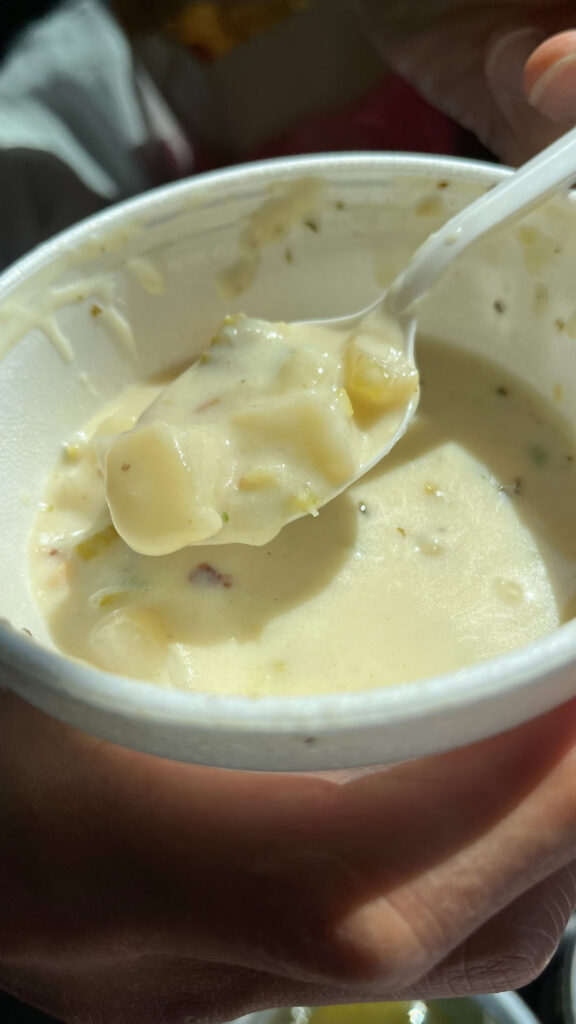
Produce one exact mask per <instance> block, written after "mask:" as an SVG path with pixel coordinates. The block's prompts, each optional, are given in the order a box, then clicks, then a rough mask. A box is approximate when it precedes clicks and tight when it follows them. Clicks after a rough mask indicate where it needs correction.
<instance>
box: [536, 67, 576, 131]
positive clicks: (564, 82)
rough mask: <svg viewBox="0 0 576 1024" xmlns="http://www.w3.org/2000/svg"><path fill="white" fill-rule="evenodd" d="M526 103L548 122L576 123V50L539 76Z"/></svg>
mask: <svg viewBox="0 0 576 1024" xmlns="http://www.w3.org/2000/svg"><path fill="white" fill-rule="evenodd" d="M528 102H529V104H530V106H532V107H534V108H535V109H536V110H538V111H539V113H540V114H543V115H544V117H547V118H548V119H549V120H550V121H563V122H567V121H568V122H576V50H575V51H574V52H573V53H570V54H567V55H566V56H564V57H561V58H560V60H557V61H556V62H555V63H554V64H552V66H551V67H549V68H548V69H547V71H545V72H544V73H543V74H542V75H540V78H539V79H538V80H537V81H536V83H535V85H533V87H532V89H531V90H530V92H529V94H528Z"/></svg>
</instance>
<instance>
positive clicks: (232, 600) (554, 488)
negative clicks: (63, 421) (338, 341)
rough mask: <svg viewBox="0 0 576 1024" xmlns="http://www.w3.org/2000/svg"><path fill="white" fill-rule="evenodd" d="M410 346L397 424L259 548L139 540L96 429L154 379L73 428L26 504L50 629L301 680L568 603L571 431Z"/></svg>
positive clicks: (157, 658)
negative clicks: (379, 451)
mask: <svg viewBox="0 0 576 1024" xmlns="http://www.w3.org/2000/svg"><path fill="white" fill-rule="evenodd" d="M418 354H419V365H420V372H421V381H422V398H421V404H420V408H419V411H418V414H417V417H416V419H415V421H414V422H413V424H412V426H411V427H410V429H409V431H408V433H407V434H406V436H405V437H404V438H403V439H402V440H401V441H400V442H399V443H398V444H397V446H396V447H395V448H394V449H393V451H392V452H391V454H390V455H389V456H387V457H386V459H384V460H383V461H382V462H381V463H380V464H379V465H378V466H377V467H376V469H374V470H372V471H371V473H370V474H369V475H368V476H366V477H363V478H362V479H360V480H359V481H358V482H357V483H356V484H354V485H353V486H352V487H351V488H350V489H348V490H347V491H345V492H344V493H343V494H341V495H340V496H339V497H338V498H336V499H335V500H334V501H332V502H330V503H329V504H327V505H326V506H325V507H324V508H323V509H321V511H320V514H319V515H316V516H312V515H308V516H306V517H304V518H302V519H299V520H297V521H295V522H292V523H291V524H289V525H288V526H286V527H285V528H284V529H283V530H282V531H281V532H280V533H279V534H278V536H276V537H275V538H274V539H273V540H272V541H270V542H269V543H266V544H264V545H262V546H259V547H252V546H249V545H246V544H239V543H231V544H220V545H218V546H214V545H211V546H204V545H198V544H196V545H194V546H189V547H185V548H183V549H182V550H179V551H174V552H172V553H169V554H162V555H145V554H139V553H137V552H136V551H134V550H133V549H132V548H131V547H129V546H128V545H127V544H126V543H125V541H124V540H122V539H121V537H120V536H119V535H118V533H117V531H116V529H115V527H114V526H113V525H112V521H111V516H110V512H109V508H108V505H107V502H106V492H105V482H104V477H103V474H102V471H101V469H100V465H99V460H98V453H97V449H98V448H99V445H101V444H102V441H101V440H100V441H99V440H98V437H100V439H101V438H102V437H103V436H110V435H113V434H119V433H120V432H121V431H126V430H129V429H130V428H131V427H132V426H133V425H134V424H135V422H136V421H137V418H138V417H139V416H140V415H141V414H142V412H143V411H144V410H145V409H146V408H147V407H148V406H149V405H150V403H151V402H152V401H154V400H155V399H156V398H157V397H158V395H159V394H160V393H161V385H156V384H153V383H148V384H143V385H141V386H138V387H134V388H132V389H131V390H130V391H128V392H126V393H125V394H123V395H121V396H120V397H119V399H118V400H117V401H116V402H115V403H114V404H113V405H112V406H109V407H108V408H106V409H104V410H103V411H102V414H101V415H100V416H99V417H98V420H97V421H96V422H93V423H91V424H89V425H88V427H87V428H86V431H85V433H82V434H80V435H79V436H78V437H77V438H74V439H71V440H69V442H68V443H67V444H66V445H65V446H64V449H63V455H62V458H61V460H60V463H59V464H58V466H57V467H56V468H55V470H54V474H53V476H52V479H51V480H50V482H49V484H48V488H47V492H46V495H45V500H44V502H43V504H42V506H41V507H40V509H39V511H38V514H37V517H36V520H35V525H34V529H33V536H32V539H31V556H30V557H31V568H32V580H33V587H34V589H35V592H36V594H37V598H38V601H39V604H40V606H41V608H42V610H43V612H44V614H45V616H46V619H47V621H48V624H49V628H50V631H51V634H52V637H53V639H54V643H55V644H56V646H57V647H58V648H59V649H60V650H62V651H63V652H65V653H66V654H68V655H72V656H74V657H77V658H80V659H84V660H86V661H88V662H92V663H93V664H95V665H97V666H99V667H101V668H103V669H107V670H109V671H111V672H116V673H121V674H124V675H128V676H133V677H137V678H142V679H148V680H152V681H154V682H157V683H160V684H163V685H170V686H178V687H183V688H187V689H196V690H204V691H210V692H214V693H238V694H244V695H252V696H254V697H257V696H262V695H274V694H280V695H301V694H310V693H323V692H335V691H346V690H352V689H362V688H368V687H375V686H381V685H393V684H399V683H404V682H408V681H410V680H414V679H418V678H421V677H424V676H430V675H434V674H437V673H440V672H445V671H449V670H452V669H457V668H459V667H461V666H464V665H467V664H471V663H473V662H477V661H480V660H482V659H485V658H489V657H492V656H495V655H498V654H501V653H503V652H505V651H509V650H511V649H512V648H515V647H519V646H521V645H523V644H526V643H529V642H531V641H532V640H535V639H536V638H537V637H539V636H541V635H542V634H544V633H546V632H549V631H551V630H553V629H554V628H555V627H556V626H557V625H558V624H559V623H560V622H561V621H563V620H564V619H565V618H567V617H570V616H571V615H572V613H573V611H574V604H575V595H576V531H575V530H574V526H573V510H574V508H575V507H576V462H575V461H574V460H575V458H576V448H575V444H574V439H573V438H572V436H571V435H570V434H568V432H567V430H566V429H565V428H564V427H563V425H562V422H561V420H560V418H559V417H558V416H557V414H556V412H555V410H554V409H553V408H552V405H550V406H548V405H547V404H546V403H545V402H543V400H541V399H539V398H538V397H537V396H536V395H535V394H533V393H531V392H528V391H527V390H526V389H524V388H523V386H522V385H520V383H518V382H517V381H516V380H514V379H512V378H510V377H508V376H507V375H506V374H503V373H502V372H500V371H499V370H498V369H497V368H495V367H494V366H491V365H489V364H487V363H483V362H481V361H480V360H478V359H477V358H476V357H472V356H469V355H466V354H464V353H462V352H459V351H457V350H455V349H452V348H449V347H447V346H445V345H443V344H440V343H437V342H433V341H427V340H423V341H421V342H419V349H418ZM95 436H96V441H94V438H95Z"/></svg>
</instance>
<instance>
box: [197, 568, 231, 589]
mask: <svg viewBox="0 0 576 1024" xmlns="http://www.w3.org/2000/svg"><path fill="white" fill-rule="evenodd" d="M188 580H189V582H190V583H202V584H204V585H207V586H219V587H226V589H227V590H229V589H230V587H231V586H232V577H231V576H229V575H228V574H227V573H223V572H218V571H217V569H214V568H213V567H212V566H211V565H208V562H202V564H201V565H197V566H196V568H195V569H192V571H191V572H190V573H189V574H188Z"/></svg>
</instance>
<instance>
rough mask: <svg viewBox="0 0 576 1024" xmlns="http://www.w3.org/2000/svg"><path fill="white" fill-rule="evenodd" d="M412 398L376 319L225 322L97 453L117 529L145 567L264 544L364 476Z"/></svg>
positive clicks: (393, 340) (381, 318) (398, 341)
mask: <svg viewBox="0 0 576 1024" xmlns="http://www.w3.org/2000/svg"><path fill="white" fill-rule="evenodd" d="M417 396H418V373H417V370H416V367H415V366H414V365H413V363H411V362H409V361H408V359H407V358H406V356H405V354H404V351H403V337H402V331H401V328H400V325H399V323H398V322H397V321H394V320H393V319H392V318H390V317H387V316H386V315H385V314H384V313H383V312H381V311H378V312H376V313H375V314H373V315H372V316H371V317H370V319H369V321H368V322H367V323H364V322H363V323H362V324H361V326H359V327H358V328H357V329H356V330H355V331H352V332H351V331H350V330H349V329H348V330H346V329H344V330H338V329H331V328H327V327H325V326H324V327H322V326H319V325H311V324H285V323H279V324H270V323H267V322H266V321H262V320H253V319H250V318H249V317H246V316H241V315H236V316H232V317H228V318H227V319H226V320H225V321H224V323H223V324H222V325H221V327H220V328H219V330H218V331H217V332H216V334H215V336H214V337H213V339H212V342H211V344H210V346H209V348H208V349H207V350H206V351H205V352H203V353H202V355H201V356H200V358H199V359H198V360H196V362H195V363H194V364H193V365H192V366H191V367H190V368H189V369H188V370H186V371H185V372H184V373H182V374H181V375H180V376H179V377H177V378H176V379H175V380H174V381H173V382H172V383H171V384H169V385H168V386H167V387H166V388H165V389H164V390H163V391H162V392H161V393H160V395H159V396H158V397H157V398H156V399H155V401H153V402H152V404H151V405H150V406H149V408H147V409H145V411H144V412H143V413H142V415H141V416H140V418H139V419H138V421H137V422H136V424H135V425H134V426H133V427H132V429H131V430H128V431H123V432H122V433H121V434H120V435H119V436H114V434H112V436H111V437H105V436H104V437H101V439H100V440H99V441H98V442H97V450H98V451H99V457H100V464H101V467H102V470H103V473H104V478H105V482H106V495H107V499H108V505H109V508H110V514H111V516H112V522H113V523H114V526H115V528H116V530H117V531H118V533H119V534H120V536H121V537H122V539H123V540H125V541H126V543H127V544H129V545H130V547H131V548H133V549H134V551H139V552H140V553H141V554H144V555H168V554H170V553H171V552H172V551H178V550H180V548H183V547H186V546H188V545H191V544H199V543H204V544H208V543H209V544H234V543H243V544H266V543H268V542H269V541H271V540H273V538H274V537H276V536H277V534H278V533H279V532H280V530H281V529H282V528H283V527H284V526H286V524H287V523H290V522H292V521H293V520H294V519H296V518H298V517H300V516H302V515H306V514H312V515H317V514H318V509H319V508H320V507H321V506H322V505H324V504H325V503H326V501H328V500H330V499H331V498H333V497H334V496H335V495H336V494H338V493H340V492H341V491H342V490H343V489H344V488H345V487H346V486H347V485H348V484H349V483H350V481H351V480H353V479H355V478H356V477H357V476H359V475H360V473H361V472H362V471H363V469H364V468H365V467H367V466H368V465H369V464H371V463H372V462H373V461H374V455H375V454H376V453H378V452H380V451H381V450H382V448H383V446H384V445H386V444H387V443H388V442H389V441H390V440H391V439H392V438H393V437H394V435H395V434H396V432H397V430H398V427H399V425H400V424H401V423H402V421H403V419H404V414H405V410H406V407H407V406H408V405H409V404H410V403H411V402H412V401H416V400H417ZM106 429H109V430H113V423H112V422H109V424H108V427H107V428H106Z"/></svg>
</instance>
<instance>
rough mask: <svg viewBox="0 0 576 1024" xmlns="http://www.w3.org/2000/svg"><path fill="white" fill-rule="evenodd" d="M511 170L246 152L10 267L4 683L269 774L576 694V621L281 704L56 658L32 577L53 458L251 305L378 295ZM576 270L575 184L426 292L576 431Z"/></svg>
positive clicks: (526, 714) (281, 306) (428, 311)
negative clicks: (122, 394)
mask: <svg viewBox="0 0 576 1024" xmlns="http://www.w3.org/2000/svg"><path fill="white" fill-rule="evenodd" d="M506 173H508V172H507V171H505V170H503V169H501V168H497V167H494V166H492V165H489V164H479V163H474V162H469V161H458V160H451V159H440V158H436V157H433V158H431V157H409V156H404V155H396V156H394V155H392V156H391V155H385V154H384V155H377V154H366V155H362V154H360V155H354V154H353V155H342V156H328V157H326V156H319V157H303V158H295V159H287V160H278V161H270V162H263V163H259V164H251V165H245V166H243V167H240V168H233V169H230V170H226V171H223V172H218V173H214V174H208V175H204V176H201V177H198V178H196V179H192V180H190V181H186V182H183V183H180V184H177V185H174V186H170V187H168V188H164V189H161V190H158V191H155V192H151V193H148V194H146V195H143V196H141V197H139V198H137V199H135V200H133V201H130V202H127V203H124V204H122V205H119V206H117V207H114V208H113V209H111V210H109V211H107V212H105V213H104V214H101V215H99V216H97V217H95V218H93V219H91V220H89V221H86V222H84V223H82V224H80V225H79V226H78V227H76V228H74V229H72V230H70V231H68V232H66V233H64V234H62V235H60V236H58V237H57V238H55V239H54V240H52V241H51V242H49V243H48V244H46V245H44V246H42V247H40V248H39V249H37V250H35V251H34V252H32V253H31V254H30V255H29V256H27V257H26V258H25V259H23V260H21V261H20V262H19V263H18V264H17V265H16V266H14V267H12V268H11V269H10V270H8V271H7V272H6V273H5V274H4V275H3V276H2V278H1V280H0V467H1V468H0V473H1V479H2V501H1V502H0V564H1V566H2V568H1V574H2V584H3V585H2V587H1V588H0V619H2V620H3V621H2V622H1V623H0V685H2V686H3V687H5V688H8V689H12V690H14V691H15V692H16V693H18V694H20V695H21V696H22V697H24V698H25V699H26V700H27V701H29V702H30V703H32V704H34V705H36V706H38V707H39V708H42V709H43V710H45V711H47V712H48V713H49V714H51V715H54V716H56V717H58V718H60V719H62V720H63V721H66V722H69V723H71V724H72V725H74V726H77V727H78V728H80V729H83V730H85V731H87V732H90V733H93V734H94V735H97V736H101V737H103V738H105V739H107V740H111V741H113V742H116V743H120V744H123V745H125V746H128V747H132V748H134V749H136V750H142V751H146V752H148V753H151V754H157V755H160V756H164V757H170V758H175V759H180V760H183V761H192V762H197V763H203V764H210V765H220V766H224V767H230V768H247V769H258V770H271V771H273V770H308V769H315V770H318V769H331V768H346V767H351V766H358V765H370V764H381V763H389V762H394V761H398V760H402V759H405V758H410V757H416V756H420V755H424V754H429V753H432V752H435V751H441V750H446V749H449V748H452V747H455V746H459V745H463V744H466V743H470V742H473V741H475V740H479V739H481V738H484V737H487V736H489V735H492V734H494V733H497V732H500V731H502V730H504V729H507V728H510V727H512V726H514V725H517V724H519V723H521V722H523V721H526V720H528V719H530V718H532V717H534V716H536V715H539V714H541V713H543V712H545V711H546V710H548V709H551V708H552V707H554V706H556V705H558V704H560V703H562V702H563V701H566V700H567V699H568V698H569V697H571V696H572V695H573V694H575V693H576V623H575V622H568V623H567V624H565V625H563V626H561V627H560V628H558V629H557V630H556V631H554V632H553V633H552V634H549V635H546V636H543V637H542V638H541V639H540V640H538V641H537V642H535V643H532V644H531V645H530V646H528V647H524V648H522V649H520V650H516V651H513V652H512V653H509V654H506V655H503V656H501V657H498V658H495V659H492V660H489V661H485V662H482V663H479V664H475V665H473V666H470V667H468V668H464V669H462V670H460V671H458V672H453V673H450V674H447V675H443V676H436V677H434V678H430V679H426V680H419V681H416V682H414V683H408V684H405V685H402V686H395V687H385V686H382V687H380V688H376V689H371V690H367V691H362V692H350V693H346V694H342V693H339V694H334V695H330V694H326V695H320V696H306V697H292V698H290V697H281V696H279V697H266V698H261V699H254V698H251V697H245V698H244V697H241V696H216V695H214V694H212V693H211V692H210V679H209V678H206V680H205V681H204V683H205V685H203V688H202V692H188V691H182V690H178V689H176V688H173V689H172V688H161V687H158V686H155V685H153V684H152V683H147V682H139V681H136V680H134V679H126V678H121V677H119V676H114V675H111V674H109V673H107V672H104V671H101V670H99V669H97V668H94V667H91V666H89V665H87V664H83V663H80V662H78V661H75V660H73V659H71V658H68V657H66V656H64V655H62V654H60V653H58V652H57V651H56V650H54V648H53V645H52V643H51V641H50V638H49V635H48V632H47V628H46V625H45V623H44V622H43V619H42V616H41V614H40V611H39V610H38V608H37V606H36V604H35V600H34V597H33V594H32V591H31V587H30V582H29V574H28V570H27V545H28V537H29V532H30V528H31V523H32V519H33V515H34V511H35V507H36V506H37V503H38V502H39V501H40V500H41V497H42V493H43V489H44V486H45V483H46V479H47V477H48V475H49V473H50V471H51V467H52V466H53V465H54V464H55V462H56V460H57V458H58V455H59V453H60V451H61V446H62V443H63V441H65V440H66V439H67V438H69V437H70V436H72V435H73V434H74V432H75V431H77V430H78V429H79V428H80V427H82V425H83V424H84V423H85V422H86V421H87V419H89V418H90V416H91V415H92V414H93V413H95V412H96V410H97V409H98V408H99V407H100V406H101V405H102V403H103V402H104V401H107V400H108V399H110V398H111V397H112V396H113V395H115V394H116V393H117V392H118V391H119V390H120V389H121V388H123V387H125V386H126V385H128V384H130V383H131V382H134V381H135V380H138V379H143V378H146V377H147V376H149V375H150V374H152V373H154V372H156V371H158V370H161V369H163V368H167V367H170V366H174V365H177V364H181V363H182V362H183V361H184V360H190V359H191V358H192V357H193V356H194V355H195V354H196V353H198V352H199V351H201V350H202V349H203V348H204V347H205V345H206V342H207V339H209V338H210V336H211V334H212V333H213V331H214V328H215V327H216V326H217V325H218V323H219V322H220V320H221V319H222V317H223V316H224V315H225V314H226V313H228V312H231V311H233V310H243V311H244V312H246V313H249V314H252V315H257V316H260V317H263V318H266V319H270V320H290V319H295V320H300V319H309V318H313V317H325V316H336V315H339V314H344V313H346V312H350V311H352V310H354V309H355V308H361V307H362V306H364V305H366V304H367V303H368V302H369V301H371V299H373V298H375V297H376V295H377V293H378V290H379V286H380V285H382V284H385V283H387V282H388V281H390V280H391V279H392V277H393V275H394V273H395V272H396V271H398V270H399V269H400V268H401V266H402V265H403V263H404V262H405V261H406V260H407V259H408V257H409V255H410V254H411V253H412V251H413V250H414V249H415V248H416V246H417V245H418V244H419V242H420V241H422V240H423V239H424V238H425V237H426V235H427V234H428V233H429V232H430V231H431V230H433V229H434V228H436V227H438V226H439V224H440V223H441V222H442V221H444V220H446V219H447V218H448V217H449V216H450V214H451V213H452V212H455V211H456V209H458V208H460V207H461V206H462V205H464V204H465V203H468V202H470V201H471V200H472V199H473V198H474V197H475V196H476V195H478V194H479V193H480V192H481V191H482V190H483V189H485V188H487V187H489V186H491V185H493V184H494V183H495V182H497V181H498V180H500V178H501V177H502V176H503V175H504V174H506ZM302 179H313V181H314V182H315V183H316V184H314V185H312V186H310V188H309V191H308V193H306V188H305V189H304V192H305V193H306V195H307V198H306V195H305V198H304V200H303V201H302V202H301V203H300V206H298V203H296V206H295V207H294V210H295V212H294V210H293V211H292V213H290V211H289V209H288V207H289V205H290V204H288V206H286V203H285V202H284V199H283V197H286V196H287V195H289V194H291V193H290V190H291V189H293V187H294V185H295V183H296V182H298V181H301V180H302ZM271 200H272V201H273V202H277V208H276V214H275V215H277V216H276V223H274V216H273V217H272V220H270V218H268V220H267V221H266V222H264V221H263V222H262V223H261V224H260V226H258V225H259V221H258V217H256V220H255V219H254V217H253V216H252V215H253V214H254V211H256V210H258V209H261V208H262V204H264V203H268V204H270V201H271ZM307 204H308V205H307ZM308 206H310V209H308ZM268 209H269V211H270V209H272V213H273V214H274V207H272V208H271V207H270V206H269V207H268ZM250 217H252V219H251V220H250ZM271 224H272V228H271V227H270V225H271ZM247 225H248V228H247ZM293 252H297V256H298V258H297V259H293V258H292V255H293ZM231 267H232V268H233V271H232V273H230V268H231ZM575 267H576V207H575V205H574V203H572V202H571V201H570V200H569V199H567V198H562V199H558V200H555V201H554V202H553V203H549V204H547V206H546V207H545V208H543V209H542V210H540V211H536V212H535V213H533V214H531V215H530V217H529V218H527V219H526V220H525V221H524V222H523V228H522V230H520V229H519V228H517V227H516V228H509V229H507V230H506V231H505V232H504V233H502V234H500V235H493V236H492V237H491V238H489V239H487V240H485V241H484V242H483V243H482V244H481V245H480V246H479V247H478V248H477V249H476V250H475V251H474V252H473V253H469V254H467V255H466V256H465V257H464V258H463V259H462V260H461V261H460V262H459V263H458V265H457V266H456V267H454V268H453V269H452V270H451V271H449V272H448V274H447V275H446V277H445V279H444V280H443V281H442V282H441V284H439V285H438V286H437V288H436V289H435V291H434V293H433V295H432V296H431V297H430V298H429V299H427V300H426V302H425V303H424V304H423V305H422V307H421V310H420V321H421V326H422V329H423V330H425V331H426V333H428V334H431V335H433V336H438V337H441V338H443V339H445V340H446V341H448V342H453V343H454V344H457V345H459V346H461V347H462V348H464V349H467V350H469V351H471V352H478V353H481V354H482V355H486V356H488V357H489V358H490V359H492V360H495V361H496V362H497V363H498V364H499V365H500V366H502V367H503V368H504V369H507V370H512V371H513V372H515V373H516V374H517V375H519V376H520V378H521V379H522V380H523V381H525V382H526V383H527V384H529V385H530V386H531V387H533V388H535V389H536V390H537V391H538V392H539V393H540V394H541V395H542V396H543V397H544V398H545V399H547V400H550V399H551V398H552V392H553V388H554V385H555V384H557V382H561V384H562V393H563V400H562V406H561V410H562V412H563V414H564V415H565V416H566V418H567V420H568V422H569V425H570V428H571V429H573V430H574V431H575V432H576V340H574V339H575V338H576V288H575V286H574V280H575V270H574V268H575ZM224 282H227V284H228V289H229V290H228V292H227V294H226V295H225V294H223V290H222V288H223V283H224ZM231 285H232V286H234V285H236V286H237V290H238V294H236V295H234V296H233V295H232V294H231V292H230V286H231ZM243 286H245V287H243ZM242 288H243V290H242ZM503 310H504V312H503ZM25 630H27V631H29V633H30V634H32V638H31V637H30V636H29V635H28V633H27V632H25Z"/></svg>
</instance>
